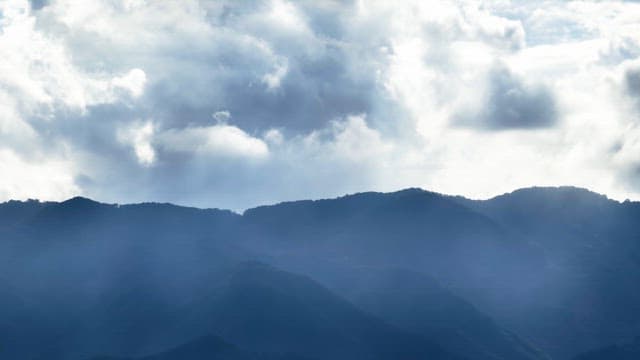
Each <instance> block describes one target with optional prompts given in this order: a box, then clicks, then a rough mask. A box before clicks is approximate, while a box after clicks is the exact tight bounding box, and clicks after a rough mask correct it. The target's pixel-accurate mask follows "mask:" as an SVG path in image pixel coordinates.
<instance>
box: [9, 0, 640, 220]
mask: <svg viewBox="0 0 640 360" xmlns="http://www.w3.org/2000/svg"><path fill="white" fill-rule="evenodd" d="M638 24H640V5H639V4H634V3H629V2H565V1H549V2H546V3H545V6H544V7H541V6H540V5H538V4H536V3H533V2H521V1H516V2H505V1H488V2H482V3H478V2H476V1H470V0H456V1H429V2H424V1H407V2H402V3H391V2H388V1H375V0H374V1H346V2H335V1H314V2H293V1H286V0H260V1H249V2H237V1H216V2H210V1H198V0H180V1H178V0H175V1H174V0H168V1H159V2H156V1H154V2H147V1H132V0H94V1H89V2H84V3H83V4H82V6H77V2H75V1H71V0H46V1H44V0H31V1H26V0H6V1H2V2H0V58H2V59H3V60H2V61H1V62H0V112H1V113H2V114H3V116H2V118H0V140H1V142H0V154H2V155H1V156H0V167H2V170H3V173H4V174H11V175H10V176H8V177H5V179H3V181H4V182H0V197H2V198H4V199H8V198H16V197H18V198H22V197H42V198H50V199H61V198H64V197H66V196H69V195H71V194H83V195H86V196H91V197H95V198H97V199H99V200H104V201H111V202H114V201H117V202H131V201H148V200H155V201H173V202H178V203H184V204H192V205H200V206H220V207H229V208H233V209H242V208H245V207H248V206H252V205H256V204H258V203H264V202H273V201H279V200H289V199H295V198H301V197H324V196H335V195H340V194H343V193H345V192H355V191H362V190H382V191H384V190H394V189H397V188H401V187H407V186H423V187H426V188H430V189H432V190H436V191H445V192H451V193H462V194H465V195H468V196H472V197H483V196H490V195H495V194H497V193H500V192H504V191H508V190H511V189H513V188H515V187H519V186H528V185H556V184H574V185H579V186H587V187H590V188H592V189H594V190H597V191H602V192H606V193H608V194H609V195H611V196H614V197H620V198H622V197H637V195H638V194H640V186H638V185H637V184H640V181H638V182H634V181H630V180H629V179H632V178H635V177H636V175H634V174H636V173H635V172H633V171H631V170H629V169H633V168H634V166H635V165H634V164H638V163H640V158H638V156H637V155H636V154H637V153H638V152H637V151H636V150H637V146H636V144H637V141H636V139H637V138H640V135H639V134H640V129H638V128H637V127H636V125H635V124H636V123H637V109H638V107H637V106H635V104H637V103H639V102H640V100H637V99H639V98H640V95H639V94H640V90H639V89H640V86H638V78H639V76H638V70H637V69H638V67H637V66H636V64H637V61H638V57H639V56H640V51H639V49H640V46H638V44H640V35H638V34H640V29H639V28H638ZM621 74H622V75H621ZM629 99H632V100H631V101H632V102H635V104H634V106H629ZM634 99H635V100H634ZM504 130H518V131H504ZM612 149H613V150H612ZM39 174H40V175H41V176H40V178H41V179H45V177H44V175H43V174H46V175H47V177H46V178H51V179H52V180H50V181H47V180H39V181H35V180H30V181H25V180H24V179H25V178H26V177H34V178H38V175H39Z"/></svg>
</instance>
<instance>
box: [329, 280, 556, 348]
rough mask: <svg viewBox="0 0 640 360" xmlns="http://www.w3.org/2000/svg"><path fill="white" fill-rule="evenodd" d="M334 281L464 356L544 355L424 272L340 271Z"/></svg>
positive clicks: (376, 310)
mask: <svg viewBox="0 0 640 360" xmlns="http://www.w3.org/2000/svg"><path fill="white" fill-rule="evenodd" d="M340 286H341V288H342V290H341V292H343V293H346V294H348V298H349V299H350V300H352V301H353V302H354V303H355V304H356V305H357V306H358V307H360V308H361V309H363V310H365V311H367V312H368V313H370V314H373V315H375V316H378V317H380V318H381V319H383V320H385V321H387V322H388V323H390V324H392V325H394V326H397V327H399V328H402V329H405V330H408V331H411V332H413V333H416V334H420V335H423V336H425V337H428V338H430V339H433V340H434V341H436V342H437V343H439V344H440V345H441V346H443V347H444V348H445V349H446V350H447V351H449V352H452V353H455V354H458V355H460V356H463V357H466V358H468V359H477V360H497V359H504V360H507V359H509V360H527V359H547V358H548V357H547V356H546V355H545V354H544V353H542V352H541V351H540V350H538V349H536V348H535V347H534V346H532V345H531V344H529V343H527V342H525V341H523V340H522V339H520V338H519V337H518V336H517V335H516V334H514V333H512V332H510V331H508V330H505V329H503V328H501V327H500V326H499V325H498V324H496V323H495V321H493V320H492V319H491V318H490V317H488V316H487V315H485V314H483V313H482V312H480V311H479V310H478V309H476V308H475V307H474V306H473V305H472V304H470V303H469V302H467V301H465V300H464V299H462V298H460V297H458V296H456V295H455V294H453V293H451V292H450V291H448V290H447V289H445V288H443V287H442V286H441V285H440V284H438V282H437V281H436V280H435V279H433V278H430V277H429V276H426V275H424V274H420V273H416V272H412V271H407V270H402V269H376V268H365V269H360V271H352V272H350V273H347V272H345V273H344V276H343V277H342V279H341V285H340Z"/></svg>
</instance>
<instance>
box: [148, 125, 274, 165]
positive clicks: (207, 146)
mask: <svg viewBox="0 0 640 360" xmlns="http://www.w3.org/2000/svg"><path fill="white" fill-rule="evenodd" d="M155 143H156V144H157V145H158V146H159V147H161V148H162V149H163V150H164V151H168V152H185V153H197V154H200V155H203V156H210V157H240V158H249V159H262V158H265V157H267V156H268V155H269V148H268V146H267V144H266V143H265V142H264V141H263V140H262V139H258V138H255V137H252V136H250V135H248V134H247V133H246V132H244V131H242V129H239V128H237V127H235V126H231V125H226V124H218V125H213V126H199V127H188V128H184V129H180V130H176V129H170V130H167V131H164V132H162V133H160V134H158V135H157V136H156V138H155Z"/></svg>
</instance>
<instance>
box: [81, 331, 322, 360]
mask: <svg viewBox="0 0 640 360" xmlns="http://www.w3.org/2000/svg"><path fill="white" fill-rule="evenodd" d="M91 360H312V359H309V358H305V357H302V356H299V355H294V354H256V353H251V352H248V351H244V350H241V349H239V348H238V347H237V346H235V345H233V344H230V343H228V342H226V341H225V340H224V339H222V338H220V337H217V336H212V335H207V336H203V337H201V338H198V339H195V340H193V341H190V342H188V343H186V344H182V345H180V346H177V347H175V348H172V349H169V350H166V351H162V352H160V353H157V354H153V355H147V356H142V357H137V358H131V357H127V358H119V357H111V356H97V357H94V358H92V359H91Z"/></svg>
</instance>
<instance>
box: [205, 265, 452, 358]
mask: <svg viewBox="0 0 640 360" xmlns="http://www.w3.org/2000/svg"><path fill="white" fill-rule="evenodd" d="M210 306H211V311H210V312H209V313H208V314H206V315H203V314H199V316H203V317H204V318H205V319H206V321H207V322H208V323H210V324H212V326H213V330H214V331H215V332H216V333H218V334H220V335H221V336H223V337H224V338H225V339H229V340H230V341H232V342H233V343H235V344H238V345H239V346H241V347H243V348H245V349H250V350H252V351H256V352H268V353H282V352H293V353H299V354H303V355H307V356H310V357H317V358H320V359H397V360H402V359H459V357H457V356H454V355H451V354H449V353H447V352H446V351H444V350H443V349H442V348H441V347H440V346H439V345H437V344H435V343H433V342H432V341H430V340H428V339H427V338H424V337H421V336H417V335H414V334H411V333H408V332H405V331H402V330H400V329H399V328H395V327H392V326H389V325H387V324H386V323H384V322H383V321H381V320H379V319H377V318H375V317H373V316H371V315H369V314H367V313H365V312H363V311H362V310H360V309H358V308H357V307H355V306H353V305H352V304H351V303H349V302H347V301H345V300H344V299H342V298H341V297H339V296H337V295H336V294H334V293H332V292H330V291H329V290H327V289H326V288H325V287H323V286H321V285H320V284H318V283H316V282H314V281H312V280H310V279H309V278H307V277H305V276H301V275H295V274H291V273H288V272H284V271H281V270H277V269H275V268H272V267H270V266H266V265H263V264H260V263H255V262H250V263H247V264H243V265H241V266H240V268H239V269H238V270H237V271H236V272H234V273H233V275H232V276H231V279H230V281H229V283H228V284H227V285H226V286H225V287H224V288H223V289H222V291H220V292H219V294H218V296H216V297H215V298H214V300H213V301H211V305H210Z"/></svg>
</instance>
